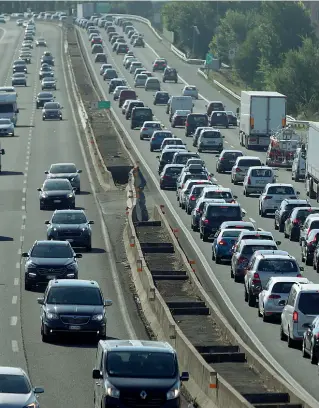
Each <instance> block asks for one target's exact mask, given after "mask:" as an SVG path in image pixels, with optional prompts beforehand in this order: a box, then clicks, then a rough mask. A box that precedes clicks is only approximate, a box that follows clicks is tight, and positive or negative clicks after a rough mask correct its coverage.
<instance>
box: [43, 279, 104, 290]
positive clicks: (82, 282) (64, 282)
mask: <svg viewBox="0 0 319 408" xmlns="http://www.w3.org/2000/svg"><path fill="white" fill-rule="evenodd" d="M49 285H50V286H51V287H52V286H71V287H81V288H83V287H86V288H88V287H95V288H99V287H100V286H99V284H98V283H97V282H96V281H93V280H86V279H55V280H52V281H50V283H49Z"/></svg>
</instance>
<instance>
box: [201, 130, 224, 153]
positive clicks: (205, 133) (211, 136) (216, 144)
mask: <svg viewBox="0 0 319 408" xmlns="http://www.w3.org/2000/svg"><path fill="white" fill-rule="evenodd" d="M224 137H225V136H222V135H221V133H220V131H219V130H218V129H203V130H202V131H201V132H200V134H199V138H198V141H197V151H198V152H199V153H201V152H203V151H205V150H206V151H217V152H222V150H223V143H224V141H223V138H224Z"/></svg>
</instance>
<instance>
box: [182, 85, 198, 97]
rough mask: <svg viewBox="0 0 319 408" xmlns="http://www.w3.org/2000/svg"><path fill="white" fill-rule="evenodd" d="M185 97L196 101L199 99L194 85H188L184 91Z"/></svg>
mask: <svg viewBox="0 0 319 408" xmlns="http://www.w3.org/2000/svg"><path fill="white" fill-rule="evenodd" d="M182 95H183V96H191V97H192V98H194V99H198V90H197V88H196V86H194V85H187V86H185V87H184V89H183V91H182Z"/></svg>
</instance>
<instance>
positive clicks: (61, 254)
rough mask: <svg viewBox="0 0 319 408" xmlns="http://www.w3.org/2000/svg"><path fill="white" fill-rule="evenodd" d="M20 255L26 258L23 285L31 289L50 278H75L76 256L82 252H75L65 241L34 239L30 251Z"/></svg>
mask: <svg viewBox="0 0 319 408" xmlns="http://www.w3.org/2000/svg"><path fill="white" fill-rule="evenodd" d="M22 257H23V258H27V260H26V263H25V266H24V272H25V278H24V287H25V290H31V289H32V288H34V287H35V286H36V285H39V284H46V283H48V282H49V281H50V280H51V279H57V278H59V279H77V278H78V263H77V260H76V258H82V254H76V253H75V252H74V251H73V249H72V247H71V245H70V243H69V242H67V241H35V243H34V244H33V246H32V248H31V249H30V251H29V252H23V254H22Z"/></svg>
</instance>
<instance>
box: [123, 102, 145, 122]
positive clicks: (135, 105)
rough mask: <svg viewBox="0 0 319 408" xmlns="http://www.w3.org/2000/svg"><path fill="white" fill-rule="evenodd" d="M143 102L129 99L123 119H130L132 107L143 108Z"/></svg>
mask: <svg viewBox="0 0 319 408" xmlns="http://www.w3.org/2000/svg"><path fill="white" fill-rule="evenodd" d="M144 106H145V105H144V102H143V101H131V102H130V103H129V105H128V107H127V109H126V112H125V119H130V118H131V114H132V110H133V109H134V108H137V107H139V108H144Z"/></svg>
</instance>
